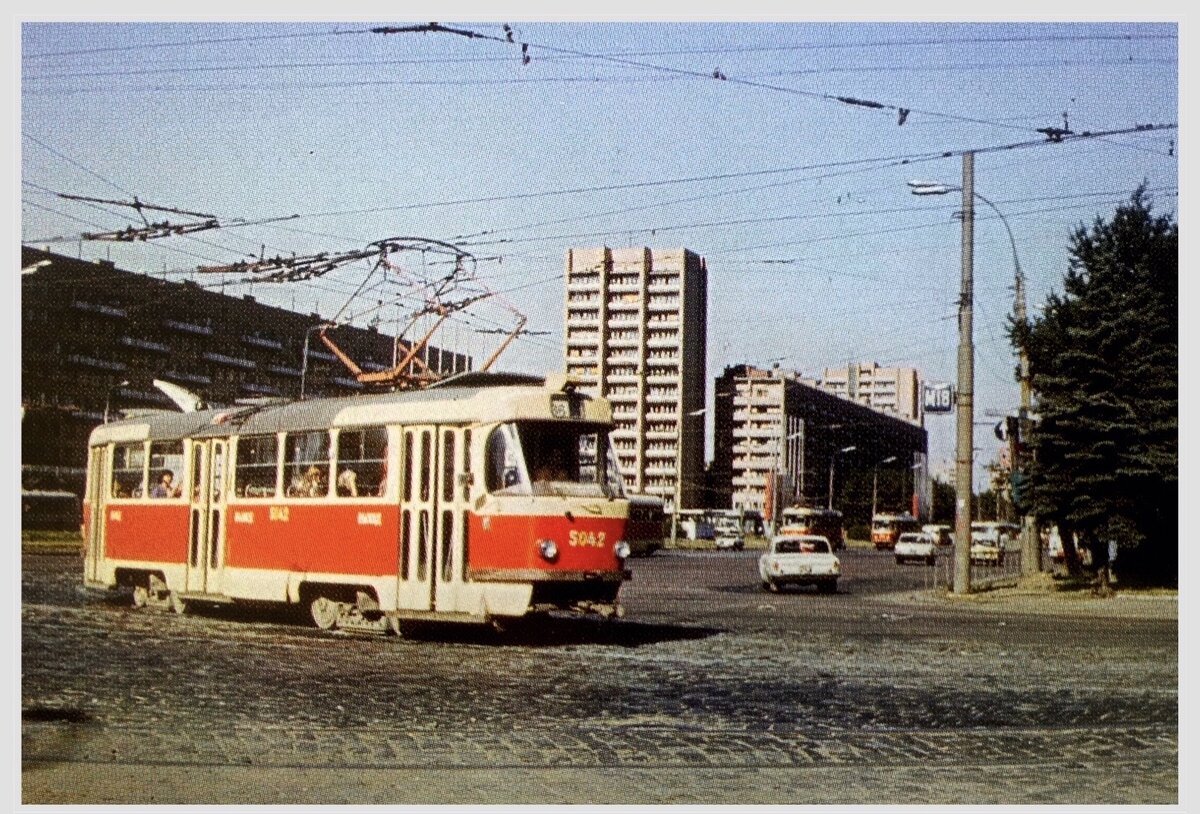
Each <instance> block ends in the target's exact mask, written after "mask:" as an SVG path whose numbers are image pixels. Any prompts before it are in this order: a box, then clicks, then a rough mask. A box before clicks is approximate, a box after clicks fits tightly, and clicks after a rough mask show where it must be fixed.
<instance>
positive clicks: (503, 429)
mask: <svg viewBox="0 0 1200 814" xmlns="http://www.w3.org/2000/svg"><path fill="white" fill-rule="evenodd" d="M520 454H521V450H520V446H519V445H518V443H517V439H516V437H515V433H514V432H513V428H512V425H511V424H501V425H500V426H499V427H497V428H496V429H494V430H492V434H491V435H489V436H488V440H487V452H486V461H487V464H486V466H487V471H486V472H485V473H484V478H485V483H486V485H487V490H488V491H489V492H502V493H519V492H520V491H522V480H521V469H520V465H519V462H518V459H519V458H520Z"/></svg>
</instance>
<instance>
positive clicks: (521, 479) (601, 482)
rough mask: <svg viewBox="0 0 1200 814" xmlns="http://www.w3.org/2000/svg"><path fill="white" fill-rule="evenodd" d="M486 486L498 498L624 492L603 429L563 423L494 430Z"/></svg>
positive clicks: (513, 425)
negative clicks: (506, 496)
mask: <svg viewBox="0 0 1200 814" xmlns="http://www.w3.org/2000/svg"><path fill="white" fill-rule="evenodd" d="M487 487H488V491H490V492H494V493H497V494H532V495H537V496H559V497H624V494H625V492H624V488H623V487H622V482H621V474H620V470H619V469H618V468H617V463H616V458H615V456H614V454H613V451H612V448H611V447H610V445H609V440H608V428H607V427H604V426H597V425H595V424H581V423H577V422H565V421H517V422H512V423H508V424H501V425H500V426H498V427H496V429H494V430H493V431H492V434H491V435H490V436H488V444H487Z"/></svg>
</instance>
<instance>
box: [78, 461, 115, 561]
mask: <svg viewBox="0 0 1200 814" xmlns="http://www.w3.org/2000/svg"><path fill="white" fill-rule="evenodd" d="M110 469H111V457H110V455H109V450H108V447H96V448H94V449H92V450H90V451H89V453H88V494H87V501H88V507H87V511H88V514H89V521H88V539H87V560H86V562H85V564H84V579H85V580H86V581H88V582H98V581H99V579H100V561H101V560H102V559H103V558H104V527H105V525H106V524H107V521H108V518H107V517H105V508H106V506H107V504H108V484H109V483H111V482H112V476H111V473H110Z"/></svg>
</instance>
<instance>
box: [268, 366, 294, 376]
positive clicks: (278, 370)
mask: <svg viewBox="0 0 1200 814" xmlns="http://www.w3.org/2000/svg"><path fill="white" fill-rule="evenodd" d="M267 372H268V373H274V374H275V375H276V376H290V377H292V378H294V379H298V378H300V371H299V369H297V368H294V367H287V366H285V365H267Z"/></svg>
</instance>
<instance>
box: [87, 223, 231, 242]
mask: <svg viewBox="0 0 1200 814" xmlns="http://www.w3.org/2000/svg"><path fill="white" fill-rule="evenodd" d="M219 228H221V224H220V223H219V222H218V221H217V220H215V219H214V220H206V221H201V222H199V223H171V222H170V221H165V220H164V221H162V222H161V223H148V224H146V225H145V226H128V227H126V228H124V229H118V230H116V231H113V232H84V233H83V234H82V235H80V237H82V238H83V239H84V240H112V241H118V242H126V243H132V242H133V241H135V240H156V239H158V238H160V237H170V236H171V235H188V234H192V233H194V232H204V231H207V230H209V229H219Z"/></svg>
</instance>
